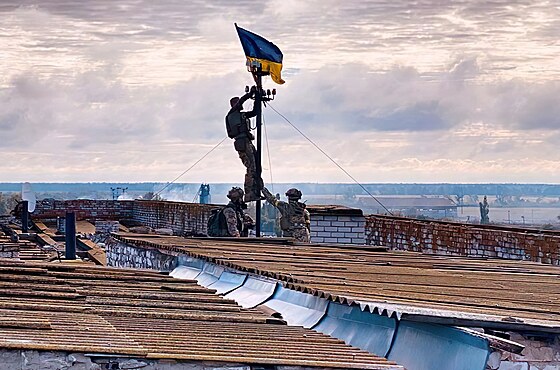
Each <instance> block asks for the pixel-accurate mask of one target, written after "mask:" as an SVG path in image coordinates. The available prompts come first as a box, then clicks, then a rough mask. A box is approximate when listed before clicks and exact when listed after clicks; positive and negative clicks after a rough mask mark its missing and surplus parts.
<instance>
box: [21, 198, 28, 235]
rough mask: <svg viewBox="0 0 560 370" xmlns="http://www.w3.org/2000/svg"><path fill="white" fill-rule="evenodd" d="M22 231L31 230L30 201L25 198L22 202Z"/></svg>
mask: <svg viewBox="0 0 560 370" xmlns="http://www.w3.org/2000/svg"><path fill="white" fill-rule="evenodd" d="M21 203H22V204H21V205H22V207H21V232H22V233H27V232H29V202H28V201H26V200H24V201H23V202H21Z"/></svg>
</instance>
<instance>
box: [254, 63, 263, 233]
mask: <svg viewBox="0 0 560 370" xmlns="http://www.w3.org/2000/svg"><path fill="white" fill-rule="evenodd" d="M256 75H257V79H256V82H257V93H256V95H255V102H256V103H257V104H256V108H257V112H256V113H257V158H255V159H256V161H255V162H256V165H257V180H258V181H259V183H258V184H257V186H258V187H259V196H260V193H261V192H260V190H262V189H261V184H260V181H261V180H260V179H261V178H262V164H261V147H262V145H261V129H262V69H261V67H258V68H257V73H256ZM256 219H257V220H256V224H257V225H256V228H255V234H256V236H257V238H260V236H261V200H260V198H259V199H257V204H256Z"/></svg>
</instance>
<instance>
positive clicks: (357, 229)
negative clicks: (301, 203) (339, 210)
mask: <svg viewBox="0 0 560 370" xmlns="http://www.w3.org/2000/svg"><path fill="white" fill-rule="evenodd" d="M365 224H366V219H365V217H364V216H363V215H361V216H360V215H352V216H350V215H344V214H336V213H335V214H331V215H329V214H315V213H311V242H312V243H341V244H360V245H362V244H365V242H366V239H365Z"/></svg>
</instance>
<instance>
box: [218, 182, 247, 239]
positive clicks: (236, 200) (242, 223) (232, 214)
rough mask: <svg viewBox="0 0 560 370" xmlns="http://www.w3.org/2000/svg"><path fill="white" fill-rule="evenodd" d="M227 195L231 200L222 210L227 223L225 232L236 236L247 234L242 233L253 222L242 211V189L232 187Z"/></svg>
mask: <svg viewBox="0 0 560 370" xmlns="http://www.w3.org/2000/svg"><path fill="white" fill-rule="evenodd" d="M227 196H228V198H229V199H230V200H231V201H230V202H229V203H228V205H227V206H226V207H225V208H224V210H223V213H224V217H225V219H226V223H227V234H228V235H229V236H232V237H236V238H239V237H241V236H247V235H242V234H246V230H247V229H250V228H252V227H254V225H255V222H254V221H253V219H252V218H251V216H249V215H246V214H245V212H243V207H242V205H243V204H244V203H243V190H242V189H241V188H236V187H234V188H232V189H231V190H230V191H229V193H228V195H227Z"/></svg>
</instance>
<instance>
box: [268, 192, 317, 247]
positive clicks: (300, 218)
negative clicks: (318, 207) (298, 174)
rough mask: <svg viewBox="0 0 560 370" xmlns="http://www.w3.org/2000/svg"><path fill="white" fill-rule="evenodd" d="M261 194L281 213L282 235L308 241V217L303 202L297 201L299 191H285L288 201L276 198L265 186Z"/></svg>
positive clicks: (299, 195) (299, 197) (299, 194)
mask: <svg viewBox="0 0 560 370" xmlns="http://www.w3.org/2000/svg"><path fill="white" fill-rule="evenodd" d="M263 194H264V196H265V198H266V200H267V202H269V203H270V204H272V205H273V206H275V207H276V208H278V210H279V211H280V214H281V215H282V217H281V219H280V226H281V228H282V233H283V236H285V237H292V238H294V239H296V240H297V241H300V242H304V243H309V239H310V235H309V228H310V224H311V222H310V217H309V212H308V211H307V210H306V209H305V204H304V203H301V202H298V200H299V199H301V192H300V191H299V190H297V189H290V190H288V191H287V192H286V195H287V196H288V202H283V201H281V200H278V199H276V197H275V196H274V195H272V194H271V193H270V192H269V191H268V189H267V188H264V189H263Z"/></svg>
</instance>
